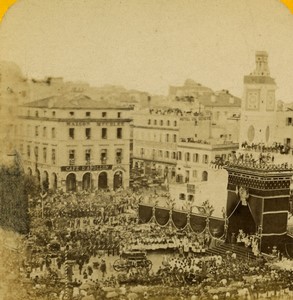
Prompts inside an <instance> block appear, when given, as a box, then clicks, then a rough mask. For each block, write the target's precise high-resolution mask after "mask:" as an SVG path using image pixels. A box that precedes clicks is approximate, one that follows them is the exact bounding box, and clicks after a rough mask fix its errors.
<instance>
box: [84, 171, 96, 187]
mask: <svg viewBox="0 0 293 300" xmlns="http://www.w3.org/2000/svg"><path fill="white" fill-rule="evenodd" d="M92 188H93V185H92V174H91V173H89V172H87V173H85V174H84V175H83V176H82V189H83V190H86V191H90V190H92Z"/></svg>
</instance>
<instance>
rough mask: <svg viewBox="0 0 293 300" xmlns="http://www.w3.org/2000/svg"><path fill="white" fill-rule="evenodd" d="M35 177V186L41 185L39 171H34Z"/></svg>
mask: <svg viewBox="0 0 293 300" xmlns="http://www.w3.org/2000/svg"><path fill="white" fill-rule="evenodd" d="M35 177H36V179H37V184H38V185H39V186H40V185H41V173H40V170H39V169H36V172H35Z"/></svg>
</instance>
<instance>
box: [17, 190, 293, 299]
mask: <svg viewBox="0 0 293 300" xmlns="http://www.w3.org/2000/svg"><path fill="white" fill-rule="evenodd" d="M143 197H145V194H144V193H143V192H136V193H133V192H132V191H130V190H123V189H120V190H117V191H115V192H113V191H96V192H95V193H92V194H90V193H86V192H83V193H75V194H73V193H63V192H61V191H60V192H58V193H56V194H52V195H51V194H48V195H45V197H44V195H42V197H36V198H34V199H31V200H30V215H31V217H32V224H31V225H32V226H31V232H30V234H29V237H28V239H27V245H26V251H27V252H26V259H24V260H23V261H22V265H21V268H20V270H21V273H22V274H23V277H26V280H28V283H27V284H30V285H31V286H32V288H31V295H30V299H34V297H38V299H56V300H57V299H65V293H66V292H67V291H70V293H71V296H72V299H78V300H79V299H83V298H84V299H92V300H95V299H108V298H114V299H196V298H200V299H212V298H213V299H218V298H222V299H227V298H234V299H241V297H242V296H243V295H244V296H245V297H246V298H251V297H252V296H255V295H258V296H259V297H261V296H264V295H266V296H268V293H271V294H270V295H278V296H282V295H283V296H284V298H286V297H287V298H288V297H289V296H293V295H292V289H293V287H292V279H293V278H292V270H291V269H289V270H286V269H284V268H281V267H280V266H279V267H278V269H274V268H273V266H270V265H268V264H265V262H264V261H263V260H261V259H259V260H256V259H252V260H250V261H243V260H239V259H238V258H237V255H236V254H235V253H227V254H226V256H220V255H212V256H209V255H208V254H206V252H207V249H208V248H209V244H210V242H211V237H210V236H209V235H208V234H206V233H205V232H203V233H198V234H195V233H189V232H184V231H183V232H182V231H180V230H177V229H176V228H175V227H173V226H166V227H160V226H159V225H158V224H155V223H152V224H147V225H146V224H144V225H142V224H140V225H138V218H137V208H138V203H139V202H140V201H142V198H143ZM157 197H158V193H157V192H156V193H155V194H154V195H149V196H148V198H154V199H157ZM237 239H238V240H237V241H236V242H241V243H243V242H244V243H245V242H247V243H250V245H248V246H252V244H253V242H254V239H253V237H251V236H246V235H245V234H243V233H239V234H238V236H237ZM129 250H139V251H147V253H148V255H150V256H151V255H152V254H151V253H156V251H159V252H158V253H160V254H159V255H160V257H161V258H162V259H161V260H160V262H159V263H158V264H157V265H156V266H153V268H152V269H149V268H145V267H143V266H140V265H130V266H128V267H126V268H124V269H122V271H121V272H116V271H115V269H114V267H113V266H114V263H115V261H117V260H120V259H121V254H122V253H124V252H127V251H129ZM119 257H120V258H119ZM147 257H148V256H147ZM159 264H160V266H159V267H158V265H159ZM66 282H67V284H68V286H69V289H66ZM268 287H269V288H268ZM86 297H90V298H86ZM15 299H17V298H15Z"/></svg>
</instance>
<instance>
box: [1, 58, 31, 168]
mask: <svg viewBox="0 0 293 300" xmlns="http://www.w3.org/2000/svg"><path fill="white" fill-rule="evenodd" d="M26 97H27V84H26V79H25V78H24V77H23V75H22V73H21V70H20V69H19V67H18V66H17V65H16V64H14V63H11V62H5V61H1V62H0V143H1V147H0V162H1V164H6V163H9V164H10V163H12V162H13V155H14V154H15V148H16V135H17V127H18V124H17V110H18V104H19V103H23V102H24V99H25V98H26Z"/></svg>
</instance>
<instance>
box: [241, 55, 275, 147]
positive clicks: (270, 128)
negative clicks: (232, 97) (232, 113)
mask: <svg viewBox="0 0 293 300" xmlns="http://www.w3.org/2000/svg"><path fill="white" fill-rule="evenodd" d="M255 64H256V68H255V70H254V71H253V72H252V73H251V74H250V75H248V76H244V92H243V99H242V105H241V127H240V128H241V129H240V145H241V144H242V143H244V142H247V143H248V144H252V143H253V144H259V143H263V144H264V145H267V146H269V145H271V144H272V143H273V142H274V141H275V138H274V134H275V132H274V131H275V124H276V100H275V91H276V83H275V80H274V78H272V77H271V76H270V71H269V67H268V54H267V53H266V52H265V51H257V52H256V55H255Z"/></svg>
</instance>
